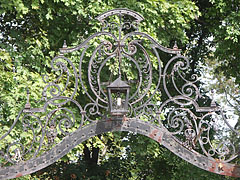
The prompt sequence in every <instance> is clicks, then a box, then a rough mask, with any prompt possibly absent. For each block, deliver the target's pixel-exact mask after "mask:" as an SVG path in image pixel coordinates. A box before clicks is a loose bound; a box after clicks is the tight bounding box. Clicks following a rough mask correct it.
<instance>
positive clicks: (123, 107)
mask: <svg viewBox="0 0 240 180" xmlns="http://www.w3.org/2000/svg"><path fill="white" fill-rule="evenodd" d="M97 20H98V21H100V23H101V25H102V31H101V32H97V33H95V34H93V35H91V36H90V37H89V38H88V39H87V40H85V41H84V42H83V43H81V44H80V45H79V46H76V47H73V48H68V47H67V45H66V43H64V45H63V48H61V49H60V54H59V56H57V57H55V58H54V59H53V60H52V62H51V66H52V70H53V71H54V72H55V76H54V75H50V76H47V75H44V76H43V80H44V82H46V86H45V88H44V89H43V91H42V97H41V101H40V102H39V107H41V108H39V107H38V108H36V107H31V105H30V98H29V96H30V92H28V101H27V103H26V106H25V107H24V108H23V109H22V110H21V111H20V112H19V115H18V116H17V118H16V120H15V122H14V123H13V124H12V126H11V127H10V128H9V130H7V132H6V133H5V134H4V135H3V136H2V137H1V138H0V141H2V142H4V144H5V146H4V147H1V149H0V158H1V162H3V163H2V164H1V169H0V179H10V178H15V177H20V176H24V175H27V174H31V173H33V172H36V171H38V170H40V169H42V168H44V167H46V166H48V165H50V164H52V163H54V162H55V161H56V160H58V159H59V158H61V157H63V156H64V155H66V154H67V153H68V152H69V151H70V150H71V149H73V148H74V147H75V146H76V145H78V144H80V143H82V142H83V141H85V140H87V139H89V138H90V137H93V136H96V135H98V134H102V133H105V132H112V131H129V132H136V133H139V134H143V135H145V136H147V137H149V138H152V139H153V140H155V141H157V142H159V143H160V144H162V145H163V146H165V147H166V148H168V149H169V150H170V151H172V152H173V153H175V154H176V155H178V156H179V157H181V158H183V159H184V160H186V161H188V162H190V163H192V164H193V165H195V166H197V167H199V168H202V169H205V170H207V171H211V172H214V173H217V174H221V175H227V176H235V177H240V167H239V166H238V165H235V164H231V163H230V161H233V160H234V159H235V158H237V157H238V151H237V150H236V147H235V145H234V143H232V142H231V139H230V138H229V139H221V138H220V139H217V137H219V136H217V133H218V131H217V128H218V126H220V125H223V124H221V123H220V122H223V123H224V124H225V125H224V126H225V127H228V128H230V129H231V131H232V133H235V135H237V136H239V132H237V131H236V130H235V129H233V128H232V127H231V126H230V124H229V123H228V121H227V119H226V117H225V115H224V112H223V111H222V109H221V108H220V107H219V106H216V103H215V102H214V101H211V100H209V99H207V98H204V97H203V96H202V95H201V93H200V90H199V88H198V86H197V85H196V84H197V83H198V76H197V75H196V74H191V71H190V64H189V60H188V59H187V58H186V57H184V56H182V55H181V51H180V50H179V49H178V48H177V46H176V45H175V46H174V47H173V49H170V48H165V47H163V46H161V45H160V44H159V43H158V42H157V41H155V40H154V39H153V38H152V37H151V36H150V35H148V34H146V33H144V32H140V31H139V23H140V22H141V21H142V20H143V17H142V16H141V15H139V14H138V13H136V12H134V11H131V10H128V9H115V10H111V11H107V12H105V13H103V14H102V15H100V16H98V17H97ZM76 52H78V53H76ZM74 53H76V54H75V58H74V59H75V60H74V61H71V60H70V58H68V55H69V54H74ZM71 59H72V57H71ZM77 66H78V68H77ZM50 79H54V80H53V81H50ZM69 92H71V94H70V93H69ZM199 104H204V107H202V106H200V105H199ZM19 124H20V125H19ZM20 127H21V128H22V130H24V131H25V132H26V133H29V134H30V136H31V137H32V140H31V142H24V140H23V139H22V138H21V134H19V135H16V134H14V135H13V134H12V130H13V129H14V128H20ZM213 132H214V133H213ZM9 136H10V137H11V138H7V137H9ZM13 137H15V138H16V139H14V141H12V140H11V141H10V140H9V139H12V138H13ZM24 143H25V144H24ZM2 144H3V143H2ZM46 148H48V149H46Z"/></svg>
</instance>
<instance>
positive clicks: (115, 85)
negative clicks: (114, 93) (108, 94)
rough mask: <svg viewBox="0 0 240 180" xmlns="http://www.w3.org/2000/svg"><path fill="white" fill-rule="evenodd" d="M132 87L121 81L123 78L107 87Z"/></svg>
mask: <svg viewBox="0 0 240 180" xmlns="http://www.w3.org/2000/svg"><path fill="white" fill-rule="evenodd" d="M129 87H130V86H129V85H128V84H127V83H126V82H124V81H122V80H121V77H119V78H117V79H116V80H115V81H113V82H112V83H111V84H110V85H108V86H107V88H129Z"/></svg>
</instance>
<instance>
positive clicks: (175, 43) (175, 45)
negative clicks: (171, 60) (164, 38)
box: [173, 41, 178, 50]
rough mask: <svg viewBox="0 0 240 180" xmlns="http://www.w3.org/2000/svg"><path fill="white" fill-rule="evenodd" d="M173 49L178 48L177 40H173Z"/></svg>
mask: <svg viewBox="0 0 240 180" xmlns="http://www.w3.org/2000/svg"><path fill="white" fill-rule="evenodd" d="M173 49H174V50H178V46H177V41H175V42H174V46H173Z"/></svg>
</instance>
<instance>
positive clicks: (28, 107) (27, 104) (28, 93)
mask: <svg viewBox="0 0 240 180" xmlns="http://www.w3.org/2000/svg"><path fill="white" fill-rule="evenodd" d="M29 100H30V91H29V88H28V87H27V103H26V104H25V109H30V108H31V105H30V102H29Z"/></svg>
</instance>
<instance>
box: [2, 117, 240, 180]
mask: <svg viewBox="0 0 240 180" xmlns="http://www.w3.org/2000/svg"><path fill="white" fill-rule="evenodd" d="M114 131H128V132H134V133H138V134H142V135H145V136H147V137H149V138H151V139H153V140H155V141H157V142H158V143H160V144H161V145H163V146H165V147H166V148H168V149H169V150H170V151H172V152H173V153H174V154H176V155H177V156H179V157H181V158H182V159H184V160H186V161H188V162H189V163H191V164H193V165H195V166H198V167H200V168H202V169H204V170H207V171H210V172H214V173H217V174H221V175H227V176H234V177H240V167H239V166H234V165H232V164H229V163H221V162H219V161H216V160H215V161H213V160H210V159H209V158H207V157H206V156H203V155H201V154H199V153H197V152H195V151H190V150H188V149H186V148H185V147H183V146H182V145H181V144H179V142H178V141H176V139H175V137H174V136H173V135H172V134H171V133H169V132H168V130H167V129H166V128H164V127H158V126H154V125H152V124H149V123H148V122H143V121H141V120H136V119H128V120H120V119H106V120H101V121H95V122H93V123H91V124H90V125H88V126H86V127H84V128H82V129H79V130H77V131H75V132H74V133H73V134H71V135H69V136H67V137H65V138H64V139H63V140H62V142H61V143H59V144H58V145H56V146H55V147H54V148H52V149H51V150H50V151H48V152H46V153H44V154H43V155H41V156H39V157H37V158H35V159H33V160H29V161H26V162H22V163H19V164H18V165H14V166H11V167H4V168H1V169H0V179H11V178H15V177H20V176H24V175H27V174H31V173H34V172H36V171H38V170H40V169H43V168H45V167H47V166H48V165H50V164H52V163H54V162H55V161H56V160H58V159H59V158H61V157H63V156H64V155H66V154H67V153H68V152H69V151H70V150H72V149H73V148H74V147H75V146H77V145H78V144H80V143H82V142H83V141H85V140H87V139H89V138H91V137H93V136H96V135H98V134H102V133H106V132H114ZM70 142H71V143H70ZM220 164H221V168H219V167H220Z"/></svg>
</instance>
